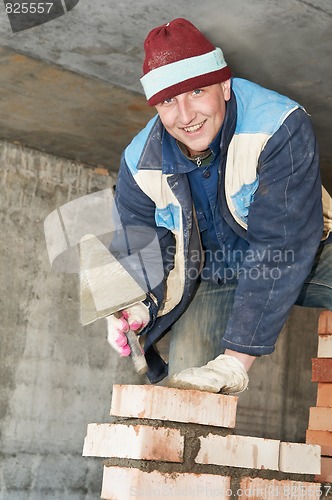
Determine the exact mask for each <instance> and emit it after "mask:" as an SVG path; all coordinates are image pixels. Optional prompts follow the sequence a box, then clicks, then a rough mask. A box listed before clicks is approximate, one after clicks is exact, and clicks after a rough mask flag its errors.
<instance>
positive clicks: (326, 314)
mask: <svg viewBox="0 0 332 500" xmlns="http://www.w3.org/2000/svg"><path fill="white" fill-rule="evenodd" d="M327 333H330V334H332V311H323V312H321V313H320V315H319V320H318V334H319V335H326V334H327Z"/></svg>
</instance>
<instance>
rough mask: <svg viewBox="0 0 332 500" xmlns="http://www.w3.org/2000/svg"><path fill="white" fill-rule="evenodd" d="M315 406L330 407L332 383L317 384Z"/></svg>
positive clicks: (331, 406)
mask: <svg viewBox="0 0 332 500" xmlns="http://www.w3.org/2000/svg"><path fill="white" fill-rule="evenodd" d="M316 406H324V407H326V408H332V384H318V386H317V402H316Z"/></svg>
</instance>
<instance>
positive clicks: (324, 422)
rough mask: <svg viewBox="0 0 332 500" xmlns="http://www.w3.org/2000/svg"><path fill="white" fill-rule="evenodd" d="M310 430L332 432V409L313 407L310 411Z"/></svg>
mask: <svg viewBox="0 0 332 500" xmlns="http://www.w3.org/2000/svg"><path fill="white" fill-rule="evenodd" d="M308 429H309V430H314V431H332V408H323V407H311V408H310V409H309V425H308Z"/></svg>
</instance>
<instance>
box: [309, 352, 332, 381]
mask: <svg viewBox="0 0 332 500" xmlns="http://www.w3.org/2000/svg"><path fill="white" fill-rule="evenodd" d="M311 362H312V377H311V380H312V382H332V358H313V359H312V360H311Z"/></svg>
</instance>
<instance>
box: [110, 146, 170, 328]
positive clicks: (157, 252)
mask: <svg viewBox="0 0 332 500" xmlns="http://www.w3.org/2000/svg"><path fill="white" fill-rule="evenodd" d="M115 202H116V207H117V212H118V214H119V218H120V222H121V225H122V229H121V231H120V232H121V234H122V236H120V235H119V234H118V235H117V236H115V238H114V241H113V242H112V244H111V250H112V252H113V253H114V252H115V253H116V252H118V253H122V254H123V255H125V254H127V255H128V254H130V253H133V252H140V253H141V264H142V267H143V273H144V276H145V278H146V282H145V285H146V284H147V286H148V292H147V298H146V300H145V301H144V303H146V304H147V305H148V307H149V311H150V322H149V324H148V325H147V327H146V328H145V330H144V331H142V332H141V333H146V332H147V331H148V330H150V329H151V328H152V326H153V324H154V322H155V320H156V317H157V313H158V311H159V309H160V307H161V305H162V303H163V300H164V289H165V281H166V278H167V275H168V273H169V271H170V270H171V269H172V267H173V250H172V249H173V248H174V246H175V245H174V241H173V235H172V233H171V232H170V231H169V230H167V229H166V228H163V227H157V225H156V223H155V204H154V202H153V201H152V200H151V199H150V198H149V197H148V196H147V195H146V194H145V193H144V192H143V191H142V190H141V189H140V187H139V186H138V185H137V183H136V181H135V179H134V176H133V174H132V173H131V171H130V169H129V168H128V166H127V164H126V161H125V157H124V155H123V156H122V159H121V164H120V169H119V174H118V179H117V184H116V190H115ZM124 234H125V236H123V235H124ZM128 235H129V236H128ZM151 235H152V236H151ZM155 236H157V238H155ZM129 238H130V239H131V241H130V243H129V244H128V239H129ZM152 238H154V239H155V240H157V244H156V245H154V247H153V248H152V247H151V248H152V250H151V249H149V250H147V247H148V245H149V243H150V242H151V240H152ZM128 245H129V247H128ZM124 247H125V248H124ZM144 252H145V253H144ZM142 255H143V259H142Z"/></svg>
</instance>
